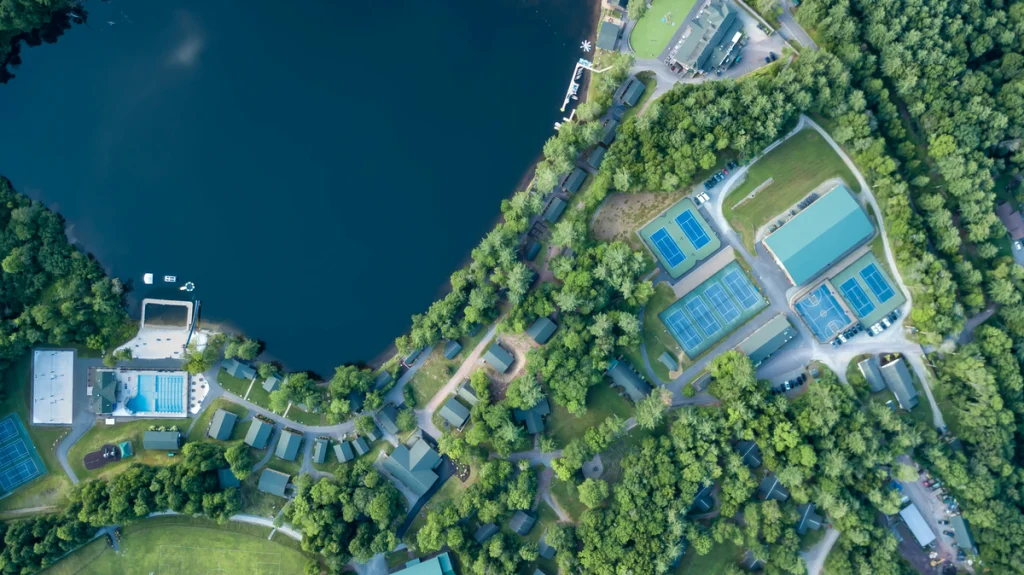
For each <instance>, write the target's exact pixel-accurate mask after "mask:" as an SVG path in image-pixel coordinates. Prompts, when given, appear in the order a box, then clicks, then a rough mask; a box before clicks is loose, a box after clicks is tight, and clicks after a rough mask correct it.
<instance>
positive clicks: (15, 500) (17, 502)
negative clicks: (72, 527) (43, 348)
mask: <svg viewBox="0 0 1024 575" xmlns="http://www.w3.org/2000/svg"><path fill="white" fill-rule="evenodd" d="M31 360H32V356H31V355H30V354H25V355H24V356H22V357H21V358H20V359H18V360H16V361H15V362H14V363H13V364H12V365H11V367H10V369H8V370H7V371H6V372H4V373H2V374H0V384H2V385H3V389H4V390H5V391H6V392H7V397H6V399H5V400H4V401H3V403H0V416H6V415H7V414H9V413H17V414H18V417H19V418H21V424H22V425H24V426H25V428H26V429H27V430H28V435H29V437H30V438H31V439H32V443H33V444H34V445H35V447H36V451H38V452H39V456H40V457H41V458H42V459H43V464H44V465H45V466H46V472H47V473H46V475H44V476H42V477H40V478H37V479H36V480H35V481H32V482H30V483H28V484H27V485H24V486H22V487H20V488H18V489H16V490H15V491H14V493H12V494H11V495H8V496H7V497H4V498H3V499H0V513H2V512H4V511H10V510H13V509H24V508H28V507H45V506H49V505H60V504H61V503H63V502H64V500H65V499H66V498H67V494H68V491H70V489H71V481H70V480H69V479H68V476H67V475H66V474H65V473H64V468H63V467H61V466H60V462H59V461H58V460H57V454H56V443H57V441H58V440H59V439H61V438H62V437H64V436H65V435H67V432H68V430H69V428H67V427H38V426H32V425H29V422H30V421H31V419H30V417H31V415H30V414H29V408H28V405H29V402H30V401H31V399H30V397H29V396H30V394H31V393H32V386H31V385H30V384H29V383H30V380H31V378H32V373H31V371H32V367H31V366H32V361H31Z"/></svg>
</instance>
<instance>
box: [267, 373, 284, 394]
mask: <svg viewBox="0 0 1024 575" xmlns="http://www.w3.org/2000/svg"><path fill="white" fill-rule="evenodd" d="M280 385H281V377H280V376H279V375H278V374H276V373H275V374H273V375H271V376H270V377H268V378H267V379H265V380H263V389H265V390H266V391H267V393H270V392H271V391H274V390H276V389H277V388H278V387H279V386H280Z"/></svg>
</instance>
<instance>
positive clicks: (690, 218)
mask: <svg viewBox="0 0 1024 575" xmlns="http://www.w3.org/2000/svg"><path fill="white" fill-rule="evenodd" d="M676 224H678V225H679V228H680V229H681V230H683V233H684V234H686V238H687V239H688V240H690V243H691V244H693V249H695V250H699V249H701V248H702V247H704V246H706V245H708V242H710V241H711V238H710V237H708V234H707V232H705V231H704V228H702V227H701V225H700V224H699V223H697V218H696V217H695V216H694V215H693V210H686V211H685V212H683V213H681V214H679V215H678V216H676Z"/></svg>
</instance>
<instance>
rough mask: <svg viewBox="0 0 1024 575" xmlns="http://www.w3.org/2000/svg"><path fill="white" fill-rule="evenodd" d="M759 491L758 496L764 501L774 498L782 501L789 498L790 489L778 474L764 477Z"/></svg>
mask: <svg viewBox="0 0 1024 575" xmlns="http://www.w3.org/2000/svg"><path fill="white" fill-rule="evenodd" d="M757 491H758V497H760V498H761V499H762V500H763V501H768V500H769V499H774V500H776V501H780V502H781V501H785V500H787V499H789V491H788V490H787V489H786V487H785V486H783V485H782V483H781V482H780V481H779V477H778V476H777V475H768V476H766V477H765V478H764V479H762V480H761V485H759V486H758V488H757Z"/></svg>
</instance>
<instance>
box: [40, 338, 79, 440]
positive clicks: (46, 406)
mask: <svg viewBox="0 0 1024 575" xmlns="http://www.w3.org/2000/svg"><path fill="white" fill-rule="evenodd" d="M74 370H75V352H74V351H72V350H57V349H37V350H35V351H34V352H32V425H71V419H72V417H73V414H74V409H73V403H74V401H73V398H74V388H75V386H74V382H75V373H74Z"/></svg>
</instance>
